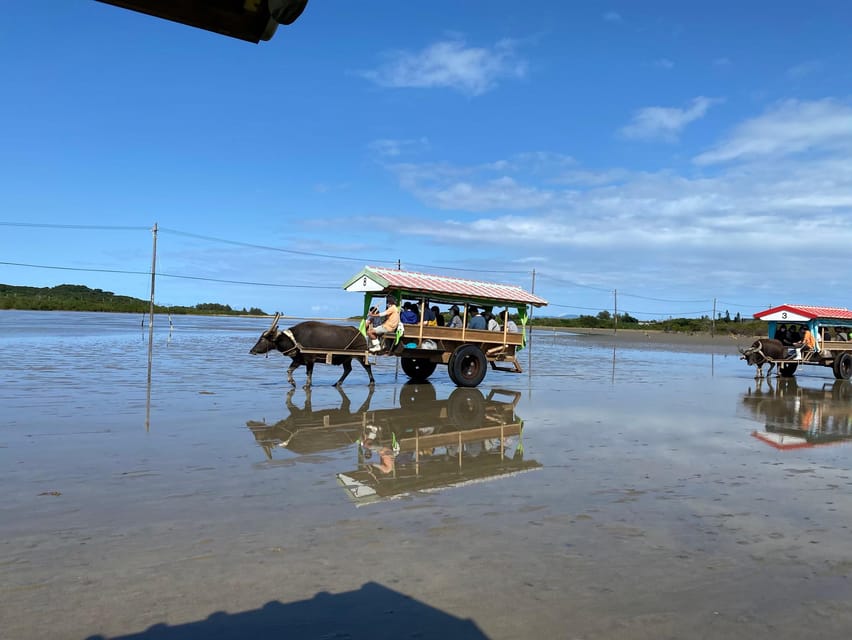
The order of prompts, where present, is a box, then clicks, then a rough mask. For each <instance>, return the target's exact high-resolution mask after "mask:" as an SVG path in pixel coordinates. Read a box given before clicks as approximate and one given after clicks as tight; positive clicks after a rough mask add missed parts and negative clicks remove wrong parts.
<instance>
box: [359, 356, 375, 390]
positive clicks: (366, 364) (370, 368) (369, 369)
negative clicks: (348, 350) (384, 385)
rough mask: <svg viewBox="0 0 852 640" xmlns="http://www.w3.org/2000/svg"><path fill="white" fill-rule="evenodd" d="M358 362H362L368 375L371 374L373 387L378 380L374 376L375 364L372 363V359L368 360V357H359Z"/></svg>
mask: <svg viewBox="0 0 852 640" xmlns="http://www.w3.org/2000/svg"><path fill="white" fill-rule="evenodd" d="M358 362H360V363H361V366H362V367H364V371H366V372H367V375H368V376H370V386H371V387H372V386H373V385H374V384H376V381H375V379H374V378H373V365H371V364H370V361H369V360H367V358H358Z"/></svg>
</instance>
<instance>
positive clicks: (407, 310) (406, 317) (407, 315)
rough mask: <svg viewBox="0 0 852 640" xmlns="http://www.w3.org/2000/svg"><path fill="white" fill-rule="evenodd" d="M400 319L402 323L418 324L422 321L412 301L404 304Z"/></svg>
mask: <svg viewBox="0 0 852 640" xmlns="http://www.w3.org/2000/svg"><path fill="white" fill-rule="evenodd" d="M399 319H400V320H401V321H402V324H417V323H418V322H420V318H418V317H417V313H415V311H414V309H413V308H412V304H411V303H410V302H406V303H405V304H404V305H402V313H401V314H399Z"/></svg>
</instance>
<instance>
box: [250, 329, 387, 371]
mask: <svg viewBox="0 0 852 640" xmlns="http://www.w3.org/2000/svg"><path fill="white" fill-rule="evenodd" d="M279 318H280V314H277V313H276V314H275V319H274V320H273V321H272V326H270V327H269V329H267V330H266V331H264V332H263V333H262V334H261V335H260V338H259V339H258V341H257V343H256V344H255V345H254V346H253V347H252V348H251V349H250V350H249V353H251V354H258V353H268V352H270V351H272V350H273V349H275V350H278V351H280V352H281V353H283V354H284V355H285V356H290V357H291V358H292V359H293V361H292V362H291V363H290V367H289V368H288V369H287V381H288V382H289V383H290V384H291V385H293V386H294V387H295V386H296V381H295V380H293V372H294V371H295V370H296V369H298V368H299V367H300V366H301V365H305V369H307V372H308V375H307V380H306V381H305V388H308V387H310V386H311V378H312V377H313V373H314V363H316V362H327V360H326V355H325V353H304V352H303V351H302V349H311V350H313V349H318V350H323V349H328V350H329V351H346V350H352V351H361V352H363V353H365V354H366V352H367V339H366V338H365V337H364V336H363V335H361V332H360V331H358V329H356V328H355V327H351V326H350V327H346V326H341V325H336V324H327V323H325V322H314V321H308V322H300V323H299V324H297V325H293V326H292V327H290V328H289V329H285V330H284V331H279V330H278V320H279ZM352 358H355V359H357V360H358V362H360V363H361V366H363V367H364V370H365V371H366V372H367V375H368V376H370V384H371V385H373V384H375V383H376V381H375V380H374V379H373V370H372V368H371V367H370V363H369V362H368V360H367V356H366V355H364V356H358V355H353V356H349V355H333V356H332V357H331V364H336V365H343V375H342V376H340V379H339V380H338V381H337V382H335V383H334V386H335V387H336V386H338V385H340V384H342V383H343V381H344V380H346V376H348V375H349V374H350V373H351V372H352Z"/></svg>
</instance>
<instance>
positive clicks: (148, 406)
mask: <svg viewBox="0 0 852 640" xmlns="http://www.w3.org/2000/svg"><path fill="white" fill-rule="evenodd" d="M151 233H153V234H154V250H153V252H152V256H151V303H150V305H149V316H148V395H147V399H146V401H145V431H148V429H149V428H150V426H151V363H152V361H153V356H154V284H155V282H156V278H157V275H156V274H157V223H156V222H155V223H154V228H153V229H151Z"/></svg>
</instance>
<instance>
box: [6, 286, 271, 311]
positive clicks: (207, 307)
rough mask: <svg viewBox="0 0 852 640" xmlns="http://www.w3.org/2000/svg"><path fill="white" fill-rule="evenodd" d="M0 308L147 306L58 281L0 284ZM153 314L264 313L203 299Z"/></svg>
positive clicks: (121, 308)
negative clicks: (49, 284)
mask: <svg viewBox="0 0 852 640" xmlns="http://www.w3.org/2000/svg"><path fill="white" fill-rule="evenodd" d="M0 309H20V310H29V311H111V312H118V313H145V312H147V311H149V309H150V303H149V302H148V301H147V300H140V299H139V298H131V297H130V296H117V295H115V294H114V293H113V292H112V291H104V290H102V289H90V288H89V287H86V286H84V285H80V284H61V285H59V286H56V287H41V288H39V287H18V286H13V285H8V284H0ZM154 311H155V312H156V313H172V314H196V315H258V316H260V315H266V314H265V313H264V312H263V310H262V309H258V308H256V307H252V308H251V309H245V308H243V309H233V308H231V306H230V305H227V304H218V303H215V302H206V303H203V304H197V305H195V306H194V307H166V306H163V305H157V304H155V305H154Z"/></svg>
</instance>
